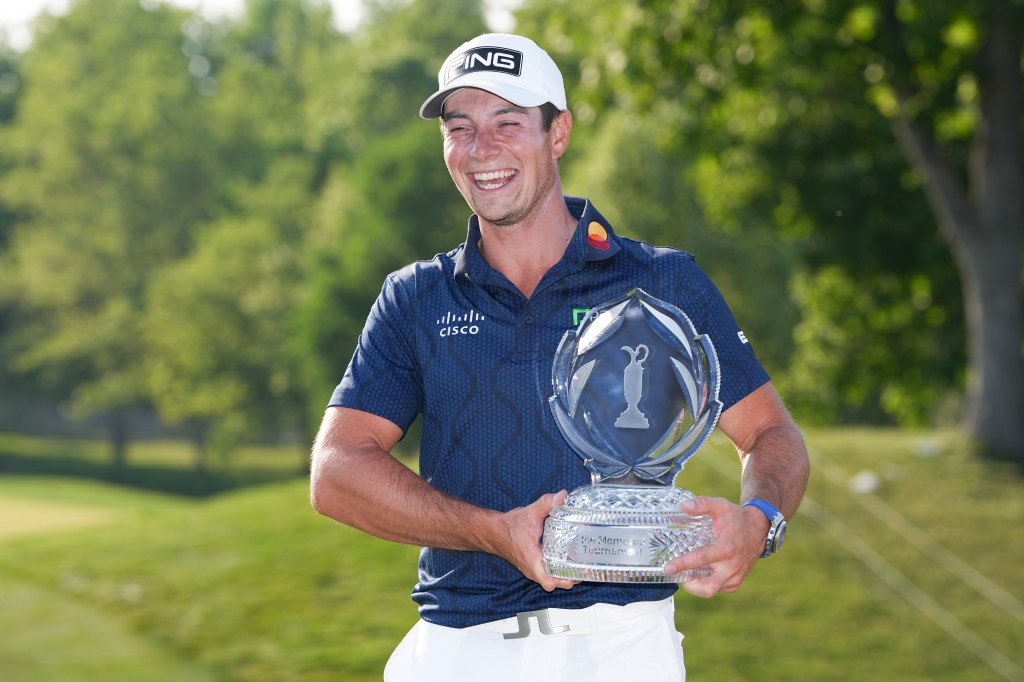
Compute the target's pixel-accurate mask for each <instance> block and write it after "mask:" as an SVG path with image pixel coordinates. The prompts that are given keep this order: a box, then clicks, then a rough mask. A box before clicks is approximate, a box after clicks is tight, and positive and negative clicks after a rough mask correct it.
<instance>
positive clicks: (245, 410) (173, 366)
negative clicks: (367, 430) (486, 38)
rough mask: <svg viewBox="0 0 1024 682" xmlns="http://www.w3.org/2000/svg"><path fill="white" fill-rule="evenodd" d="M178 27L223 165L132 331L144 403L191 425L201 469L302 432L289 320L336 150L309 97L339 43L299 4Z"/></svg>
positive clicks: (322, 85) (303, 397) (318, 10)
mask: <svg viewBox="0 0 1024 682" xmlns="http://www.w3.org/2000/svg"><path fill="white" fill-rule="evenodd" d="M186 34H187V35H188V36H189V38H190V40H191V44H190V50H191V51H192V52H193V54H194V55H196V56H199V55H202V57H203V58H204V59H206V60H207V63H208V66H207V67H205V68H204V69H203V71H204V78H208V79H210V82H208V83H207V89H206V94H207V100H208V111H209V119H208V125H209V127H210V129H211V131H214V132H215V135H216V139H217V146H216V147H214V148H212V149H211V150H210V153H211V154H213V155H216V156H217V158H218V163H219V164H220V166H221V168H222V169H223V170H222V174H221V175H220V176H219V177H218V179H217V183H216V185H215V190H216V194H217V196H216V206H215V207H214V208H213V210H212V211H211V213H212V215H211V217H210V219H209V220H207V221H205V222H204V223H203V224H202V225H201V226H200V230H199V231H200V233H201V234H199V235H198V236H197V238H196V240H195V246H194V248H193V249H192V250H191V251H190V252H189V253H188V254H187V255H186V256H185V257H183V258H182V259H180V260H179V261H177V262H176V263H174V264H171V265H168V266H167V267H166V268H164V270H163V271H162V272H160V273H158V274H157V275H156V276H155V277H154V278H153V280H152V284H151V286H150V288H149V292H148V294H149V295H148V299H147V305H146V309H147V312H146V316H145V319H144V339H145V341H146V343H147V347H148V349H149V355H148V357H147V362H146V367H147V386H148V390H149V392H150V394H151V396H152V400H153V403H154V405H155V406H156V408H157V410H158V412H159V414H160V416H161V417H162V418H163V419H164V420H165V421H166V422H168V423H171V424H179V423H184V424H187V425H189V426H190V427H191V430H192V433H193V436H194V438H195V440H196V444H197V446H198V448H197V467H199V468H203V467H204V466H205V460H206V456H207V453H208V452H209V453H212V454H216V455H226V454H227V453H228V452H230V450H231V449H232V448H233V447H234V446H235V445H237V444H238V443H239V442H245V441H253V440H257V439H261V438H267V437H271V436H273V435H275V434H279V433H282V432H284V433H297V434H301V435H302V436H306V435H308V433H307V430H306V428H305V426H306V425H305V417H306V412H307V403H308V400H309V398H308V397H307V393H306V391H305V390H304V387H303V386H302V382H301V374H300V371H299V368H300V366H301V364H302V362H303V360H302V358H301V356H300V355H299V353H298V352H297V349H298V348H300V347H301V342H300V341H298V340H296V338H295V328H294V326H295V325H294V320H293V316H294V311H295V310H296V309H297V307H298V306H299V302H300V301H301V298H302V290H303V282H304V278H305V273H304V268H303V263H302V257H301V254H302V252H303V250H304V248H305V244H306V242H307V240H308V238H309V233H310V231H311V225H312V217H313V215H314V214H315V205H316V203H317V201H318V196H319V194H320V192H321V188H322V186H323V184H324V182H325V181H326V178H327V175H328V171H329V168H330V166H331V164H332V163H333V162H335V161H336V160H337V159H338V158H340V157H341V156H342V155H343V153H344V149H343V146H342V145H341V144H340V141H339V136H338V135H337V134H336V133H335V132H334V129H335V127H334V126H333V125H332V124H331V116H330V115H329V113H328V112H326V110H325V109H324V108H323V107H322V106H317V103H318V102H322V101H323V100H324V97H325V94H324V92H325V89H327V88H331V89H333V88H334V85H335V84H334V83H333V82H331V81H330V80H329V79H328V78H327V76H328V75H329V74H328V73H327V72H328V71H329V70H330V69H331V68H332V67H333V66H334V62H333V60H334V58H335V55H336V52H337V50H338V49H340V47H341V46H342V45H343V42H344V41H343V39H342V38H341V37H340V36H339V35H338V34H337V33H335V32H334V31H333V29H332V28H331V26H330V11H329V9H328V8H327V7H326V6H322V5H321V6H315V5H310V4H309V3H306V2H301V1H300V0H289V1H287V2H284V1H281V0H250V2H248V3H247V5H246V13H245V15H244V16H243V17H242V18H241V19H240V20H238V21H236V22H231V23H229V24H225V25H219V26H218V25H211V24H208V23H206V22H203V21H201V20H199V19H197V18H194V19H193V20H191V22H190V23H189V24H187V25H186ZM193 58H196V57H193Z"/></svg>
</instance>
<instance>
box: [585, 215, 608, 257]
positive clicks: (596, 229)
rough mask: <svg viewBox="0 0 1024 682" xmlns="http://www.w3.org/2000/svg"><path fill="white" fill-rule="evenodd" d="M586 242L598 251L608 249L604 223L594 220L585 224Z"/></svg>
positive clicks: (606, 231)
mask: <svg viewBox="0 0 1024 682" xmlns="http://www.w3.org/2000/svg"><path fill="white" fill-rule="evenodd" d="M587 243H588V244H590V245H591V246H593V247H594V248H595V249H598V250H600V251H607V250H608V247H609V246H610V244H609V243H608V230H606V229H604V225H602V224H601V223H599V222H597V221H594V222H592V223H590V225H588V226H587Z"/></svg>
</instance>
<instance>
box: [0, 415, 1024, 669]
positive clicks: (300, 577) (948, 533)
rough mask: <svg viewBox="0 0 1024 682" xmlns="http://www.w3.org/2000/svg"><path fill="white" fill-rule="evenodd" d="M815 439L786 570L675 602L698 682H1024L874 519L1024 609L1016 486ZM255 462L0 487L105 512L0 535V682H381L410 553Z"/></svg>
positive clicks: (1022, 509)
mask: <svg viewBox="0 0 1024 682" xmlns="http://www.w3.org/2000/svg"><path fill="white" fill-rule="evenodd" d="M808 441H809V444H810V446H811V450H812V457H813V460H814V462H815V465H816V466H815V470H814V473H813V474H812V480H811V485H810V487H809V489H808V499H809V500H810V501H809V503H808V504H807V505H806V506H805V508H804V510H802V512H801V513H800V514H798V515H797V517H796V518H795V519H793V520H792V524H791V530H790V535H789V537H788V539H787V544H786V547H785V549H784V551H783V553H782V554H780V555H779V556H777V557H773V558H772V559H770V560H766V561H762V562H760V563H759V564H758V566H757V568H756V570H755V571H754V573H753V574H751V576H750V577H749V579H748V581H747V582H746V584H745V585H744V586H743V588H742V589H741V590H740V591H739V592H737V593H735V594H730V595H719V596H717V597H715V598H713V599H710V600H703V599H698V598H696V597H692V596H690V595H688V594H682V593H681V594H680V596H679V597H678V599H677V619H678V623H679V626H680V629H681V631H683V632H684V633H685V634H686V642H685V650H686V659H687V667H688V671H689V676H690V679H692V680H700V681H718V682H724V681H731V680H737V681H738V680H753V679H791V680H821V681H829V680H835V681H838V680H887V681H888V680H908V681H912V680H922V681H923V680H941V681H949V682H952V681H964V682H966V681H968V680H970V681H971V682H987V681H989V680H991V681H993V682H997V681H998V680H1002V679H1019V678H1014V677H1009V678H1007V677H1006V676H1005V675H1000V674H999V673H997V672H996V671H994V670H993V669H992V667H990V665H989V664H987V663H985V662H984V661H983V660H982V658H980V657H979V655H978V654H977V653H975V652H973V651H972V650H971V648H969V647H970V646H971V645H972V644H976V642H975V641H974V640H969V639H968V641H966V643H965V640H964V639H963V637H964V633H965V632H966V633H973V635H974V636H976V637H978V638H980V639H981V640H983V641H985V642H987V643H988V644H990V645H991V646H992V647H994V649H995V650H996V652H997V653H998V654H1000V655H1002V656H1003V657H1005V658H1006V659H1009V660H1010V662H1011V665H1014V666H1017V668H1016V670H1019V669H1020V666H1024V655H1022V654H1021V653H1019V652H1018V650H1019V648H1020V647H1019V642H1020V636H1021V633H1022V632H1024V623H1022V622H1021V621H1020V620H1018V619H1016V618H1015V617H1014V616H1012V615H1010V614H1008V613H1006V612H1005V611H1004V610H1002V609H1000V608H998V607H996V606H993V605H992V604H990V603H989V602H988V601H987V600H985V599H984V598H982V597H980V596H979V595H978V594H977V593H976V592H974V591H973V590H971V589H969V588H968V587H966V586H965V585H964V584H963V581H962V580H960V579H958V578H957V577H956V576H952V575H950V573H949V572H948V571H947V570H945V569H944V568H942V567H941V566H940V565H939V563H940V562H939V561H937V560H936V558H935V556H928V555H926V554H924V553H922V552H921V551H919V550H918V549H917V548H915V547H913V546H912V544H911V543H910V542H908V541H907V539H906V538H905V537H903V536H901V535H900V534H898V533H897V532H895V531H894V530H893V529H892V528H891V527H890V525H888V524H886V523H883V522H882V521H880V520H879V519H878V518H876V516H874V515H873V514H872V513H871V512H870V509H872V508H876V509H877V504H878V501H879V500H880V501H883V502H884V503H885V504H887V505H888V506H889V507H891V508H892V509H894V510H896V512H898V513H899V514H900V518H904V519H906V520H907V521H908V522H910V523H911V524H913V525H914V526H915V527H916V528H919V529H920V530H921V531H923V532H925V533H926V534H927V535H928V536H929V537H930V538H932V539H934V540H935V541H938V542H940V543H941V546H942V547H944V548H945V549H947V550H949V551H950V552H953V553H955V554H956V555H957V556H959V557H960V558H961V559H963V560H965V561H967V562H968V563H969V564H970V565H972V566H973V567H974V568H976V569H978V570H979V571H981V572H982V573H984V575H985V576H987V577H988V578H989V579H991V580H992V581H994V582H995V583H998V584H999V585H1000V586H1001V587H1002V588H1005V589H1006V590H1008V591H1009V592H1010V593H1012V594H1013V595H1017V597H1016V598H1017V599H1020V597H1021V596H1024V573H1022V572H1021V571H1020V559H1021V557H1022V556H1024V551H1022V550H1024V539H1022V537H1021V534H1020V533H1019V532H1018V529H1019V528H1020V527H1021V523H1022V522H1024V496H1022V495H1021V491H1022V481H1021V479H1020V477H1019V475H1017V473H1016V472H1015V471H1013V470H1012V469H1010V468H1008V467H1005V466H1001V465H995V464H987V463H983V462H981V461H979V460H977V459H975V458H973V457H971V456H970V455H969V454H967V451H968V448H967V446H966V443H965V442H964V441H963V440H962V439H960V438H959V437H958V436H957V435H956V434H953V433H942V434H924V433H921V434H915V433H907V432H902V431H886V430H829V431H816V432H813V433H811V434H809V438H808ZM30 445H33V447H35V448H36V451H34V452H24V453H11V451H12V450H14V449H15V448H13V447H12V445H11V444H10V442H8V441H5V440H4V439H3V438H0V452H7V453H10V455H9V456H14V455H17V456H18V457H21V458H24V459H18V460H17V461H18V462H24V461H25V460H26V459H29V458H31V457H39V458H50V460H51V461H52V460H56V459H59V458H60V457H62V456H68V457H72V455H64V454H62V453H61V451H60V445H59V444H55V443H53V442H50V443H45V442H42V441H40V442H35V441H33V442H32V443H30ZM66 447H68V448H69V451H74V452H75V453H77V452H78V451H77V450H75V446H66ZM172 450H173V448H172ZM922 454H925V455H929V456H922ZM266 455H267V453H266V452H264V453H262V454H261V455H260V456H259V457H254V458H251V459H249V458H245V457H243V458H241V459H239V460H238V461H237V462H236V469H235V471H234V472H233V473H232V476H234V477H235V480H239V481H241V480H245V479H246V476H247V475H248V474H247V473H246V467H248V466H252V467H255V468H258V469H259V470H260V471H261V472H262V473H260V474H259V475H257V476H253V477H251V478H250V479H249V480H251V481H252V482H257V483H258V482H261V481H262V482H263V484H262V485H259V486H257V487H251V488H244V487H241V485H240V484H239V485H236V486H234V487H230V488H228V489H227V492H222V493H221V494H218V495H210V496H208V497H194V496H192V497H183V496H173V495H168V494H165V493H161V492H154V491H152V490H150V491H140V490H137V489H132V488H129V487H126V486H125V485H123V484H119V483H115V482H110V481H108V480H105V479H103V477H97V476H93V477H89V480H69V479H67V478H57V477H52V476H48V475H39V474H38V472H37V473H36V474H34V475H6V476H0V501H2V502H6V503H7V505H8V506H6V507H3V506H0V509H15V510H16V509H18V508H19V507H18V505H19V504H21V505H23V508H24V509H38V507H36V506H35V505H39V504H40V503H50V504H52V505H53V507H54V508H55V509H58V510H65V511H66V510H68V509H77V510H92V511H97V512H101V513H100V515H99V517H98V519H96V520H94V521H93V522H92V523H91V524H88V525H82V526H78V527H73V528H61V527H55V528H53V529H51V530H49V531H47V532H38V533H35V534H33V535H31V536H20V537H14V538H11V539H8V540H0V633H2V636H0V680H4V682H21V681H23V680H24V681H26V682H27V681H31V682H49V681H50V680H53V681H55V682H57V681H59V682H79V681H82V682H84V681H94V680H96V681H98V680H103V681H104V682H116V681H118V680H126V681H128V680H131V681H133V682H136V681H139V680H196V681H197V682H204V681H206V680H210V681H213V682H227V681H229V680H230V681H236V680H237V681H240V682H244V681H257V680H260V681H262V680H266V681H274V682H283V681H288V680H296V681H302V682H306V681H314V682H315V681H317V680H332V681H335V680H345V681H357V682H358V681H360V680H379V679H380V674H381V670H382V668H383V664H384V661H385V660H386V658H387V656H388V654H389V653H390V651H391V649H392V648H393V647H394V645H395V644H397V642H398V640H399V639H400V638H401V637H402V635H403V634H404V633H405V631H406V630H407V629H408V628H409V626H410V625H411V624H412V623H413V622H415V619H416V612H415V607H414V605H413V604H412V602H410V601H409V599H408V593H409V590H410V588H411V585H412V583H413V582H414V581H415V579H416V571H415V566H416V554H417V550H416V548H413V547H406V546H400V545H394V544H390V543H387V542H383V541H380V540H377V539H375V538H370V537H368V536H365V535H363V534H361V533H359V532H357V531H354V530H351V529H348V528H345V527H343V526H339V525H337V524H334V523H332V522H330V521H329V520H326V519H323V518H321V517H318V516H317V515H316V514H314V513H313V512H312V511H311V510H310V508H309V505H308V501H307V487H306V482H305V480H304V479H302V478H296V477H295V476H294V474H292V473H290V472H289V467H292V466H293V465H294V463H295V462H296V461H298V460H297V459H296V458H295V457H294V456H293V455H292V453H290V452H289V453H288V454H282V455H280V457H281V459H283V460H285V461H287V465H283V464H282V465H281V467H280V471H279V472H278V473H277V474H276V476H277V478H278V480H277V482H271V483H267V482H266V480H268V479H272V478H273V477H271V476H270V475H269V474H268V473H267V472H268V471H271V470H273V469H274V467H273V465H271V464H268V462H267V461H264V459H265V456H266ZM142 458H143V453H142V452H140V453H139V454H138V455H137V459H142ZM8 461H10V460H8ZM182 462H187V458H185V459H184V460H181V462H172V461H171V460H165V461H164V462H163V463H162V464H161V465H160V466H156V465H153V464H147V465H146V466H151V467H153V469H154V470H158V469H159V468H160V467H172V466H173V467H180V466H181V463H182ZM26 468H29V469H31V467H26ZM737 469H738V467H737V465H736V464H735V458H734V455H733V454H732V453H731V451H730V448H729V446H728V445H727V444H726V443H724V442H722V441H721V440H720V439H713V441H712V442H711V443H709V445H708V446H707V447H706V448H705V449H704V450H702V451H701V453H699V454H698V456H696V457H695V458H694V459H693V460H691V463H690V464H689V465H688V466H687V469H686V470H685V471H684V472H683V473H682V474H681V475H680V477H679V481H678V482H679V484H680V485H683V486H685V487H688V488H690V489H692V490H694V491H695V492H697V493H699V494H711V495H723V496H728V497H735V494H736V489H737V483H736V480H737V474H738V471H737ZM863 470H872V471H874V472H876V473H877V474H878V476H879V478H880V481H881V487H880V489H879V491H878V493H877V499H876V498H875V497H871V496H868V497H865V496H858V495H855V494H852V493H850V492H849V491H848V490H847V487H846V481H847V479H848V478H849V476H851V475H853V474H856V473H857V472H860V471H863ZM872 505H874V506H872ZM18 522H19V518H0V525H3V524H13V523H18ZM837 524H839V525H837ZM858 543H865V544H866V546H868V547H869V548H871V551H872V552H876V553H877V554H878V555H879V556H881V557H882V558H883V560H884V562H885V563H884V565H883V568H885V567H888V568H887V569H886V570H892V571H897V572H898V575H900V576H904V577H905V578H906V579H907V580H908V581H910V583H912V585H910V586H909V587H908V586H907V585H904V584H902V583H900V582H899V581H896V582H895V583H894V584H895V585H896V588H895V589H894V587H892V586H890V585H889V584H888V583H886V582H885V581H884V580H883V579H882V578H881V577H880V576H879V575H878V574H876V573H875V572H874V571H873V570H872V567H871V565H869V564H865V563H864V561H862V560H861V558H860V557H859V556H858V554H856V553H855V552H853V551H851V548H853V549H859V550H861V551H862V552H863V550H864V546H863V545H860V544H858ZM944 556H945V555H940V559H942V558H943V557H944ZM943 560H944V559H943ZM874 569H875V570H877V569H878V565H874ZM890 577H891V575H890ZM913 585H916V586H918V588H919V589H920V590H924V592H925V593H926V594H927V595H930V597H931V598H932V599H934V603H935V604H937V608H938V609H939V611H938V612H937V613H938V614H939V615H938V616H936V615H935V613H931V615H929V612H928V611H927V610H926V611H922V610H921V609H920V608H919V607H918V606H915V605H914V604H913V603H911V601H908V597H905V596H904V594H906V595H908V596H909V598H911V599H913V598H914V595H915V594H916V593H915V592H914V591H913V590H914V588H913ZM908 590H909V592H908ZM926 606H927V605H926ZM948 616H952V617H953V618H954V619H955V622H957V623H959V624H961V625H962V626H963V630H957V631H956V632H955V634H954V635H951V634H950V633H948V632H947V631H946V630H944V629H943V628H942V627H941V626H940V625H939V624H938V623H937V621H936V618H938V620H940V621H941V620H942V618H946V617H948ZM947 625H948V623H947ZM969 636H970V635H968V638H969ZM983 653H984V652H983ZM996 662H997V663H998V661H996ZM1009 672H1010V673H1011V674H1016V673H1015V670H1014V669H1013V668H1010V669H1009Z"/></svg>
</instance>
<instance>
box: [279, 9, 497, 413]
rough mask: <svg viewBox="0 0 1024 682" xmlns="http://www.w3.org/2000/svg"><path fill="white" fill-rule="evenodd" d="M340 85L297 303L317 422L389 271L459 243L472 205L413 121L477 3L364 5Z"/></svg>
mask: <svg viewBox="0 0 1024 682" xmlns="http://www.w3.org/2000/svg"><path fill="white" fill-rule="evenodd" d="M368 10H369V11H368V19H367V23H366V24H365V25H364V26H363V28H362V30H361V31H360V32H359V33H358V35H356V36H354V37H353V42H352V45H351V46H350V49H349V50H348V52H347V55H346V57H345V62H344V63H343V64H341V65H340V68H339V69H338V72H337V78H338V79H339V83H340V84H336V86H335V89H334V91H333V92H335V93H336V94H335V97H336V98H337V101H336V103H335V104H336V107H335V108H336V109H344V110H345V114H344V117H343V119H342V121H341V125H342V131H343V134H344V138H345V139H346V140H347V145H348V146H347V150H346V155H345V158H344V160H343V161H339V162H337V163H335V164H334V165H333V166H332V168H331V172H330V174H329V176H328V178H327V181H326V183H325V186H324V189H323V193H322V194H321V197H320V202H319V204H318V206H317V214H316V217H315V220H314V224H313V228H312V231H311V234H310V235H309V240H308V242H307V249H306V252H305V268H306V272H307V279H306V285H305V287H304V292H303V302H302V305H301V306H300V308H299V309H298V310H297V317H296V320H297V321H296V324H297V333H296V338H297V339H299V340H300V343H301V344H302V350H301V351H300V352H299V356H300V357H301V358H303V376H304V377H305V381H304V385H305V386H307V387H308V391H309V392H310V394H311V395H314V396H318V399H317V400H314V401H313V403H312V408H311V413H310V419H311V421H314V422H319V419H320V418H321V417H322V415H323V406H324V405H325V404H326V402H327V398H328V397H329V396H330V391H331V389H332V388H333V387H334V386H335V385H336V384H337V382H338V381H339V380H340V378H341V376H342V373H343V372H344V370H345V366H346V364H347V363H348V360H349V358H350V357H351V354H352V351H353V350H354V349H355V343H356V339H357V338H358V335H359V331H360V330H361V329H362V326H363V323H364V322H365V320H366V315H367V314H368V313H369V310H370V306H371V305H372V304H373V301H374V299H375V298H376V296H377V294H378V293H379V291H380V286H381V283H382V282H383V279H384V277H385V276H386V275H387V274H388V273H389V272H391V271H393V270H395V269H397V268H399V267H401V266H403V265H405V264H407V263H409V262H411V261H413V260H416V259H420V258H430V257H432V256H433V255H434V254H435V253H437V252H439V251H447V250H448V249H451V248H454V247H455V246H456V245H457V244H458V243H459V242H460V241H462V240H463V239H465V235H466V220H467V218H468V216H469V211H468V209H467V208H466V205H465V202H464V201H463V200H462V197H461V196H460V195H459V193H458V191H457V190H456V189H455V187H454V185H453V184H452V182H451V179H450V178H449V177H448V174H447V172H446V171H445V169H444V162H443V159H442V153H441V140H440V132H439V129H438V127H437V124H436V123H435V122H428V121H424V120H421V119H420V118H419V117H418V115H417V112H418V111H419V106H420V104H421V103H422V101H423V100H424V99H425V98H426V97H427V95H429V94H430V93H432V92H433V91H434V90H435V89H436V88H437V75H436V74H437V69H438V68H439V66H440V63H441V61H442V60H443V59H444V57H445V56H446V55H447V54H448V52H450V51H451V49H452V47H453V46H455V45H458V44H459V43H461V42H464V41H465V40H467V39H468V37H472V36H474V35H477V34H479V33H481V32H483V31H484V24H483V19H482V15H481V11H480V2H479V1H478V0H458V1H453V2H446V3H444V4H438V3H435V2H429V1H427V0H413V2H408V3H371V4H370V6H369V8H368Z"/></svg>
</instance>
